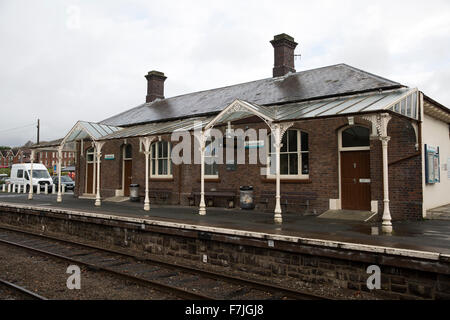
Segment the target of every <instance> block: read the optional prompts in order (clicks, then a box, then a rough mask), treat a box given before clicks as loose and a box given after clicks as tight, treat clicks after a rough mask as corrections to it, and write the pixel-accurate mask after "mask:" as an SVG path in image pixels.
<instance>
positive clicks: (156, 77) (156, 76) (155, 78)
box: [145, 70, 167, 102]
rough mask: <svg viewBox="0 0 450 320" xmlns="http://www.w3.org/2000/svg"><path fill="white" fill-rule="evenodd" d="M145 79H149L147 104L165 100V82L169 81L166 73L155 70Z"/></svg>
mask: <svg viewBox="0 0 450 320" xmlns="http://www.w3.org/2000/svg"><path fill="white" fill-rule="evenodd" d="M145 78H147V97H146V99H145V102H152V101H154V100H156V99H164V81H165V80H166V79H167V77H165V76H164V73H162V72H159V71H155V70H153V71H150V72H149V73H148V74H147V75H146V76H145Z"/></svg>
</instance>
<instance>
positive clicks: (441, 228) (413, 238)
mask: <svg viewBox="0 0 450 320" xmlns="http://www.w3.org/2000/svg"><path fill="white" fill-rule="evenodd" d="M2 202H5V203H17V204H26V205H31V206H41V207H45V208H62V209H72V210H77V211H84V212H92V213H104V214H110V215H118V216H128V217H137V218H143V217H145V218H149V219H154V220H160V221H169V222H177V223H186V224H194V225H201V226H208V227H220V228H228V229H234V230H245V231H253V232H262V233H269V234H277V235H286V236H295V237H303V238H311V239H321V240H331V241H341V242H349V243H357V244H367V245H377V246H385V247H392V248H398V249H410V250H419V251H428V252H437V253H442V254H450V221H441V220H424V221H401V222H396V223H394V233H393V234H392V235H381V234H380V235H372V228H373V227H379V224H377V223H364V222H358V221H342V220H331V219H319V218H317V217H313V216H300V215H296V214H295V213H285V214H283V223H282V224H281V225H279V224H275V223H274V222H273V213H265V212H256V211H245V210H239V209H220V208H207V214H206V216H200V215H198V208H197V207H178V206H158V205H152V208H151V211H144V210H143V204H142V203H132V202H121V203H114V202H103V203H102V206H101V207H95V206H94V200H91V199H77V198H75V197H74V196H73V195H69V194H66V195H64V196H63V202H62V203H57V202H56V196H55V195H34V199H33V200H28V199H27V195H26V194H11V193H9V194H8V193H1V192H0V204H1V203H2Z"/></svg>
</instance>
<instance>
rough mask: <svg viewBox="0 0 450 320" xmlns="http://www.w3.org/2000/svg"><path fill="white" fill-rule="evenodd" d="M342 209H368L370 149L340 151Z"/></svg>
mask: <svg viewBox="0 0 450 320" xmlns="http://www.w3.org/2000/svg"><path fill="white" fill-rule="evenodd" d="M341 195H342V209H347V210H370V151H345V152H341Z"/></svg>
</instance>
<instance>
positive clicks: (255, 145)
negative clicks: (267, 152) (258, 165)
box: [245, 140, 264, 149]
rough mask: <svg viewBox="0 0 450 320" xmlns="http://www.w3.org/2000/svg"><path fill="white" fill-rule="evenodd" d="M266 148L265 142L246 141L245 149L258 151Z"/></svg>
mask: <svg viewBox="0 0 450 320" xmlns="http://www.w3.org/2000/svg"><path fill="white" fill-rule="evenodd" d="M263 147H264V140H253V141H245V149H257V148H263Z"/></svg>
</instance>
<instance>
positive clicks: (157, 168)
mask: <svg viewBox="0 0 450 320" xmlns="http://www.w3.org/2000/svg"><path fill="white" fill-rule="evenodd" d="M150 172H151V174H150V176H153V177H172V161H170V143H169V142H167V141H159V142H155V143H154V144H152V149H151V171H150Z"/></svg>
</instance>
